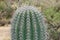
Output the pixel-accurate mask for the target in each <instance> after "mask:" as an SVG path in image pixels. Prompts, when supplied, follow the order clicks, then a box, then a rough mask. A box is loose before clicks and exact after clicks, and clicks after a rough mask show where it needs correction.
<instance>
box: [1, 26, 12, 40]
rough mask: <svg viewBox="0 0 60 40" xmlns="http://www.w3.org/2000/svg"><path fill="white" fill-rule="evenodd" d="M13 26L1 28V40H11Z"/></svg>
mask: <svg viewBox="0 0 60 40" xmlns="http://www.w3.org/2000/svg"><path fill="white" fill-rule="evenodd" d="M10 29H11V25H5V26H0V40H11V36H10V34H11V33H10Z"/></svg>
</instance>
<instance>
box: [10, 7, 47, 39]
mask: <svg viewBox="0 0 60 40" xmlns="http://www.w3.org/2000/svg"><path fill="white" fill-rule="evenodd" d="M43 21H44V20H43V16H42V14H41V13H40V12H38V10H37V9H36V8H34V7H32V6H24V7H21V8H19V9H17V10H16V12H15V14H14V15H13V18H12V24H11V25H12V28H11V32H12V33H11V34H12V35H11V39H12V40H46V38H47V37H46V27H45V24H44V22H43Z"/></svg>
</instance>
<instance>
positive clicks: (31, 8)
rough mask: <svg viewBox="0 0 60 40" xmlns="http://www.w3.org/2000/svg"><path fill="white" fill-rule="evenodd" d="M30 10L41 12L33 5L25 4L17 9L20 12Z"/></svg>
mask: <svg viewBox="0 0 60 40" xmlns="http://www.w3.org/2000/svg"><path fill="white" fill-rule="evenodd" d="M29 10H31V11H34V12H38V13H39V11H38V10H37V9H36V7H32V6H23V7H20V8H18V9H17V10H16V12H20V13H21V12H23V11H29Z"/></svg>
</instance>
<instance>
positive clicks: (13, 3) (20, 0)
mask: <svg viewBox="0 0 60 40" xmlns="http://www.w3.org/2000/svg"><path fill="white" fill-rule="evenodd" d="M24 5H31V6H35V7H37V8H38V10H39V11H40V12H42V13H43V14H44V16H45V19H46V20H45V21H46V23H47V24H48V26H47V27H48V32H49V40H60V0H0V40H10V27H11V25H10V20H11V18H12V15H13V13H14V12H15V10H16V9H17V8H19V7H21V6H24Z"/></svg>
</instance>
